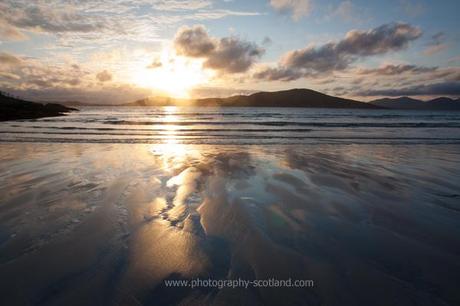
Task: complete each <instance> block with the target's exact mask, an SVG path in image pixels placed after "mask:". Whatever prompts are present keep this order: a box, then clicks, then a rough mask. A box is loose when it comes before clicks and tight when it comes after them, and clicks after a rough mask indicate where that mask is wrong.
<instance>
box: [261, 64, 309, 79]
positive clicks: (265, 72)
mask: <svg viewBox="0 0 460 306" xmlns="http://www.w3.org/2000/svg"><path fill="white" fill-rule="evenodd" d="M305 76H306V75H305V74H304V73H302V72H301V71H300V70H297V69H288V68H282V67H277V68H272V67H263V68H262V69H259V71H256V72H255V73H254V74H253V78H255V79H258V80H266V81H283V82H289V81H294V80H297V79H299V78H301V77H305Z"/></svg>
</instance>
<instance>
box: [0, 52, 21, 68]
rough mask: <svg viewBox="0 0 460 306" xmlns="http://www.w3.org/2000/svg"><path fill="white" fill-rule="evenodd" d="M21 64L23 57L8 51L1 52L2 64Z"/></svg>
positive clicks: (0, 60)
mask: <svg viewBox="0 0 460 306" xmlns="http://www.w3.org/2000/svg"><path fill="white" fill-rule="evenodd" d="M21 64H22V59H20V58H19V57H17V56H15V55H12V54H9V53H6V52H0V65H5V66H19V65H21Z"/></svg>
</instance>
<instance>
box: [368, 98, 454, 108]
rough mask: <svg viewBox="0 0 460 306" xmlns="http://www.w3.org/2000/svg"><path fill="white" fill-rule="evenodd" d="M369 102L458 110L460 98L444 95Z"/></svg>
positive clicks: (402, 106)
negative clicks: (430, 98)
mask: <svg viewBox="0 0 460 306" xmlns="http://www.w3.org/2000/svg"><path fill="white" fill-rule="evenodd" d="M369 103H371V104H373V105H377V106H381V107H385V108H391V109H407V110H460V99H457V100H453V99H450V98H445V97H441V98H436V99H433V100H430V101H426V102H425V101H422V100H417V99H412V98H409V97H401V98H395V99H390V98H385V99H378V100H374V101H371V102H369Z"/></svg>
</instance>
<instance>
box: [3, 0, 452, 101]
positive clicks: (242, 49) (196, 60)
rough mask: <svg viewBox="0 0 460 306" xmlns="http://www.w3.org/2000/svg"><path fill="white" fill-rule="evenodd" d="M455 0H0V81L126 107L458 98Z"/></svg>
mask: <svg viewBox="0 0 460 306" xmlns="http://www.w3.org/2000/svg"><path fill="white" fill-rule="evenodd" d="M458 12H460V1H458V0H439V1H426V0H386V1H373V0H371V1H360V0H345V1H342V0H337V1H324V0H323V1H320V0H251V1H247V0H190V1H181V0H138V1H134V0H113V1H109V0H99V1H92V0H47V1H31V0H0V89H1V90H3V91H7V92H10V93H13V94H16V95H18V96H21V97H24V98H28V99H33V100H50V101H81V102H87V103H88V102H89V103H123V102H131V101H134V100H137V99H141V98H145V97H148V96H173V97H178V98H199V97H216V96H219V97H221V96H229V95H234V94H249V93H252V92H256V91H275V90H284V89H290V88H309V89H313V90H318V91H321V92H324V93H327V94H330V95H335V96H341V97H347V98H353V99H357V100H362V101H369V100H373V99H376V98H380V97H386V96H388V97H399V96H414V97H419V98H423V99H428V98H432V97H438V96H450V97H458V96H460V21H459V20H460V18H458V16H457V15H458Z"/></svg>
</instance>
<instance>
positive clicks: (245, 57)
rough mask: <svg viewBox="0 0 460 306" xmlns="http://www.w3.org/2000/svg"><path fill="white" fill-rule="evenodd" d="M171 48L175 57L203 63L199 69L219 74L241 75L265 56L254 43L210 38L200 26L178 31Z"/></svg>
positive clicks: (233, 39) (234, 39) (227, 38)
mask: <svg viewBox="0 0 460 306" xmlns="http://www.w3.org/2000/svg"><path fill="white" fill-rule="evenodd" d="M174 48H175V50H176V52H177V53H178V54H179V55H184V56H187V57H194V58H202V59H204V62H203V67H205V68H209V69H213V70H216V71H218V72H221V73H241V72H245V71H247V70H248V69H249V68H250V67H251V66H252V65H253V64H254V62H255V61H256V60H257V59H259V58H260V57H261V56H262V55H263V54H264V52H265V50H264V49H263V48H260V47H259V46H257V45H256V44H255V43H251V42H248V41H245V40H241V39H239V38H238V37H224V38H221V39H218V38H215V37H211V36H209V34H208V32H207V31H206V28H205V27H204V26H201V25H195V26H193V27H182V28H180V29H179V30H178V32H177V34H176V36H175V38H174Z"/></svg>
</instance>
